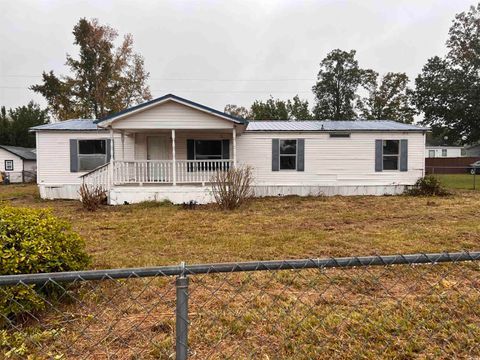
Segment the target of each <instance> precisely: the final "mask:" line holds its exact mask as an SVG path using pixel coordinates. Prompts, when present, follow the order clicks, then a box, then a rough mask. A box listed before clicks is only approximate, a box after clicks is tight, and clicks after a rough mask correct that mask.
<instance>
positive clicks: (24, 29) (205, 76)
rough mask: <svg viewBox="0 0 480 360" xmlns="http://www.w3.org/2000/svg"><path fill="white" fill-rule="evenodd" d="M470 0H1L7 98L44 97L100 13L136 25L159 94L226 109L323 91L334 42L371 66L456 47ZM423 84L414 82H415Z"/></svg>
mask: <svg viewBox="0 0 480 360" xmlns="http://www.w3.org/2000/svg"><path fill="white" fill-rule="evenodd" d="M470 5H474V2H473V1H466V0H356V1H354V0H352V1H346V0H344V1H342V0H337V1H334V0H330V1H329V0H317V1H294V0H289V1H287V0H284V1H280V0H278V1H273V0H269V1H267V0H256V1H249V0H239V1H233V0H228V1H213V0H211V1H181V0H171V1H158V0H157V1H155V0H152V1H146V0H143V1H140V0H136V1H126V0H92V1H87V0H84V1H80V0H63V1H62V0H58V1H53V0H36V1H34V0H29V1H27V0H0V105H5V106H6V107H7V108H8V107H14V106H18V105H23V104H26V103H27V102H28V101H29V100H31V99H33V100H35V101H37V102H40V103H41V104H42V105H45V102H44V101H43V99H42V98H41V97H40V96H39V95H37V94H35V93H33V92H32V91H30V90H28V86H29V85H32V84H35V83H38V82H39V81H40V79H41V78H40V75H41V73H42V71H43V70H45V71H48V70H54V71H55V72H56V73H57V74H62V73H65V72H66V68H65V67H64V62H65V54H66V53H70V54H73V55H75V54H76V53H77V52H76V49H75V47H74V46H73V44H72V43H73V35H72V29H73V26H74V25H75V24H76V22H77V21H78V20H79V19H80V18H81V17H87V18H93V17H95V18H98V19H99V20H100V22H101V23H103V24H108V25H110V26H112V27H114V28H115V29H117V30H118V31H119V33H120V34H121V35H123V34H125V33H131V34H133V37H134V42H135V46H134V48H135V51H136V52H139V53H140V54H142V55H143V56H144V58H145V65H146V69H147V71H149V72H150V79H149V85H150V88H151V90H152V94H153V96H154V97H158V96H161V95H164V94H166V93H174V94H176V95H179V96H182V97H186V98H188V99H191V100H193V101H197V102H200V103H203V104H205V105H208V106H212V107H214V108H217V109H219V110H223V107H224V106H225V105H226V104H228V103H234V104H237V105H244V106H249V105H250V104H251V103H252V102H253V101H254V100H255V99H267V98H268V97H269V96H270V94H271V95H273V96H274V97H279V98H282V99H286V98H291V97H293V96H294V95H295V94H299V95H300V97H302V98H306V99H308V100H309V101H310V102H312V100H313V96H312V93H311V87H312V85H313V84H314V83H315V79H316V75H317V73H318V68H319V65H318V64H319V62H320V61H321V60H322V59H323V58H324V57H325V55H326V54H327V53H328V52H329V51H330V50H332V49H335V48H340V49H343V50H350V49H356V50H357V59H358V60H359V63H360V66H361V67H364V68H372V69H374V70H376V71H378V72H380V73H384V72H387V71H395V72H406V73H407V74H408V75H409V76H410V79H411V80H412V83H413V79H414V78H415V76H416V75H417V74H418V73H419V72H420V70H421V68H422V66H423V65H424V64H425V62H426V60H427V59H428V58H429V57H431V56H433V55H442V54H444V53H445V40H446V38H447V33H448V29H449V27H450V24H451V21H452V19H453V18H454V16H455V14H456V13H458V12H461V11H466V10H468V8H469V6H470ZM412 85H413V84H412Z"/></svg>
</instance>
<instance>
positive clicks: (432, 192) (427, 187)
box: [405, 175, 450, 196]
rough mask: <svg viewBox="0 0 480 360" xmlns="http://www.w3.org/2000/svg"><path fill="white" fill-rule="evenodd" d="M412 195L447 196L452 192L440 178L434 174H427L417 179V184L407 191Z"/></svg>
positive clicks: (407, 193) (406, 192)
mask: <svg viewBox="0 0 480 360" xmlns="http://www.w3.org/2000/svg"><path fill="white" fill-rule="evenodd" d="M405 194H406V195H410V196H447V195H450V193H449V192H448V191H447V189H445V187H444V186H443V185H442V183H441V182H440V180H439V179H438V178H436V177H435V176H433V175H426V176H424V177H423V178H420V179H418V180H417V182H416V183H415V185H413V186H412V187H411V188H410V189H407V190H406V191H405Z"/></svg>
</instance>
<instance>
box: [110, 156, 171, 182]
mask: <svg viewBox="0 0 480 360" xmlns="http://www.w3.org/2000/svg"><path fill="white" fill-rule="evenodd" d="M113 183H114V184H135V183H141V184H143V183H147V184H148V183H173V161H171V160H134V161H118V160H115V161H114V162H113Z"/></svg>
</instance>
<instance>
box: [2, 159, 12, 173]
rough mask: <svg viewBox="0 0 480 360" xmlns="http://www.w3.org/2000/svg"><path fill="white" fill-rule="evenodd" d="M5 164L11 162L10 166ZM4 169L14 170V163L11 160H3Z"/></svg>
mask: <svg viewBox="0 0 480 360" xmlns="http://www.w3.org/2000/svg"><path fill="white" fill-rule="evenodd" d="M7 164H11V166H9V168H7ZM4 166H5V171H14V168H15V167H14V165H13V160H5V164H4Z"/></svg>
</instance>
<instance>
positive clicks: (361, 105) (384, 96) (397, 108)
mask: <svg viewBox="0 0 480 360" xmlns="http://www.w3.org/2000/svg"><path fill="white" fill-rule="evenodd" d="M368 75H369V78H368V79H365V80H366V81H365V84H364V86H365V88H366V89H367V92H368V96H366V97H364V98H359V99H358V100H357V108H358V110H359V111H360V115H361V117H362V118H365V119H368V120H375V119H387V120H395V121H400V122H403V123H408V124H411V123H412V122H413V117H414V115H415V113H416V110H415V108H414V107H413V106H412V105H411V101H410V90H409V89H408V87H407V84H408V82H409V79H408V76H407V75H406V74H405V73H393V72H389V73H387V74H385V75H384V76H382V77H381V78H380V80H379V75H378V73H376V72H370V73H369V74H368Z"/></svg>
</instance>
